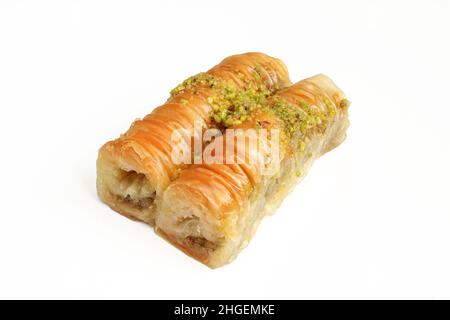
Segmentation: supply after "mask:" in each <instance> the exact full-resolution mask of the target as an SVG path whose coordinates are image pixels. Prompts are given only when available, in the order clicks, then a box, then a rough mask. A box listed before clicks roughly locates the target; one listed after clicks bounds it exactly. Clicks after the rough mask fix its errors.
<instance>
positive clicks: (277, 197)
mask: <svg viewBox="0 0 450 320" xmlns="http://www.w3.org/2000/svg"><path fill="white" fill-rule="evenodd" d="M289 85H290V82H289V77H288V73H287V70H286V68H285V66H284V64H283V63H282V62H281V61H279V60H277V59H274V58H271V57H268V56H266V55H264V54H260V53H248V54H243V55H237V56H232V57H229V58H227V59H225V60H224V61H223V62H222V63H220V64H219V65H217V66H216V67H214V68H212V69H211V70H210V71H208V72H206V73H202V74H199V75H197V76H194V77H191V78H189V79H187V80H186V81H184V82H183V83H182V84H180V85H179V86H178V87H176V88H175V89H174V90H172V92H171V98H169V100H168V102H167V103H166V104H164V105H163V106H161V107H159V108H157V109H155V110H154V111H153V112H152V113H151V114H149V115H148V116H146V117H145V118H144V119H143V120H139V121H136V122H135V123H133V125H132V126H131V128H130V129H129V130H128V132H127V133H125V134H124V135H122V136H121V137H120V138H119V139H117V140H115V141H111V142H108V143H107V144H105V145H104V146H103V147H102V148H101V149H100V152H99V158H98V161H97V171H98V176H97V189H98V193H99V195H100V198H101V199H102V200H103V201H104V202H106V203H107V204H108V205H109V206H110V207H111V208H112V209H114V210H116V211H118V212H120V213H122V214H124V215H126V216H128V217H131V218H134V219H138V220H141V221H144V222H146V223H149V224H150V225H152V226H154V227H155V230H156V231H157V233H158V234H160V235H161V236H163V237H164V238H165V239H167V240H168V241H170V242H171V243H172V244H174V245H175V246H176V247H178V248H179V249H181V250H182V251H184V252H185V253H187V254H188V255H190V256H192V257H194V258H196V259H197V260H199V261H201V262H203V263H204V264H206V265H208V266H210V267H213V268H215V267H219V266H222V265H224V264H227V263H229V262H230V261H232V260H233V259H234V258H235V257H236V256H237V254H238V253H239V252H240V250H242V249H243V248H244V247H245V246H246V245H247V244H248V242H249V241H250V239H251V238H252V236H253V234H254V232H255V231H256V228H257V226H258V224H259V222H260V221H261V219H262V218H263V217H264V216H265V215H267V214H270V213H272V212H274V210H276V208H277V207H278V206H279V205H280V203H281V202H282V200H283V199H284V198H285V197H286V195H287V194H288V193H289V192H290V191H291V190H292V188H293V187H294V186H295V185H296V184H297V183H298V182H300V181H301V180H302V179H303V178H304V176H305V175H306V173H307V172H308V170H309V168H310V167H311V165H312V163H313V162H314V160H315V159H316V158H318V157H320V156H321V155H322V154H324V153H325V152H327V151H329V150H331V149H333V148H334V147H336V146H338V145H339V144H340V143H341V142H342V141H343V140H344V139H345V135H346V129H347V127H348V125H349V122H348V114H347V108H348V106H349V102H348V100H346V99H345V97H344V94H343V92H342V91H341V90H340V89H339V88H337V87H336V85H335V84H334V83H333V82H332V81H331V80H330V79H329V78H327V77H326V76H323V75H318V76H314V77H312V78H309V79H306V80H303V81H300V82H298V83H296V84H294V85H292V86H290V87H287V86H289ZM195 123H200V126H196V125H195ZM180 129H189V130H191V132H192V135H191V136H186V137H185V138H183V139H184V140H183V141H182V142H185V144H186V145H188V146H189V148H188V153H189V157H188V159H189V160H194V159H196V157H197V156H198V154H197V153H198V150H194V148H193V147H192V144H191V143H190V142H191V140H192V139H193V137H196V136H197V135H200V136H202V134H203V133H205V131H208V129H213V130H215V132H218V134H216V135H215V136H214V137H213V138H212V139H207V140H204V141H206V143H205V144H204V145H202V149H201V150H200V151H201V157H203V159H202V160H204V161H200V162H197V161H187V162H186V161H184V162H181V163H180V162H179V161H177V159H174V157H173V150H174V140H173V137H174V132H175V131H177V130H180ZM230 142H231V143H230ZM230 146H231V147H230ZM229 154H231V157H228V155H229ZM208 156H210V157H211V156H212V160H211V159H210V158H207V157H208Z"/></svg>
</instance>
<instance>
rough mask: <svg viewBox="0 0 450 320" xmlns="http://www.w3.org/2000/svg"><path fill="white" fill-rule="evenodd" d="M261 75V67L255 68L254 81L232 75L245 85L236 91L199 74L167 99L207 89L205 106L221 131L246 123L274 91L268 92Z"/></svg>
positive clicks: (209, 76) (216, 80)
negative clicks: (222, 128)
mask: <svg viewBox="0 0 450 320" xmlns="http://www.w3.org/2000/svg"><path fill="white" fill-rule="evenodd" d="M262 73H263V70H262V69H261V67H259V66H256V67H255V69H254V73H253V78H254V79H247V78H246V77H245V75H244V74H242V73H241V72H239V71H236V74H237V76H238V77H239V78H240V79H241V80H243V82H244V83H245V86H244V87H243V88H236V87H235V86H233V85H230V84H229V83H227V82H226V81H223V80H220V79H217V78H215V77H213V76H212V75H209V74H208V73H204V72H203V73H199V74H197V75H195V76H193V77H190V78H188V79H186V80H185V81H183V82H182V83H181V84H179V85H178V86H177V87H176V88H174V89H173V90H172V91H171V92H170V95H171V97H174V96H176V95H177V94H179V93H182V92H184V91H186V90H196V89H197V88H202V87H206V88H210V89H212V90H211V95H210V96H209V97H208V98H207V102H208V103H209V104H210V105H211V106H213V108H214V112H213V114H212V115H211V119H212V121H213V122H215V124H216V125H218V126H224V127H230V126H234V125H239V124H241V123H242V122H243V121H245V120H247V119H248V117H249V115H250V113H251V112H253V111H254V110H256V109H257V108H261V107H262V106H263V105H264V104H265V102H266V99H267V98H268V97H269V96H270V95H272V93H273V92H274V90H276V88H272V90H271V89H269V88H268V86H267V85H266V84H265V83H264V80H263V77H262ZM250 80H253V81H250ZM183 100H184V99H183ZM182 102H183V101H182Z"/></svg>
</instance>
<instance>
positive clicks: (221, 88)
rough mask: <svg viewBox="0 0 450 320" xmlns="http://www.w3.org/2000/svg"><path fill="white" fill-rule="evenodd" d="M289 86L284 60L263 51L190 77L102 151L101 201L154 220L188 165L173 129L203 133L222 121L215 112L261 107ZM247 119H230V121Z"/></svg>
mask: <svg viewBox="0 0 450 320" xmlns="http://www.w3.org/2000/svg"><path fill="white" fill-rule="evenodd" d="M288 85H290V80H289V76H288V72H287V69H286V67H285V65H284V64H283V62H281V61H280V60H278V59H275V58H272V57H269V56H267V55H265V54H262V53H245V54H240V55H234V56H230V57H228V58H226V59H225V60H223V61H222V62H221V63H220V64H218V65H216V66H215V67H213V68H212V69H210V70H209V71H207V72H205V73H200V74H198V75H196V76H193V77H191V78H188V79H187V80H185V81H184V82H182V83H181V84H180V85H178V86H177V87H176V88H175V89H173V90H172V91H171V96H170V98H169V99H168V101H167V102H166V103H165V104H163V105H162V106H160V107H158V108H156V109H155V110H154V111H153V112H152V113H151V114H149V115H147V116H146V117H144V118H143V119H142V120H137V121H135V122H134V123H133V124H132V125H131V127H130V129H129V130H128V131H127V132H126V133H125V134H123V135H121V136H120V138H118V139H116V140H114V141H110V142H108V143H106V144H105V145H104V146H103V147H102V148H101V149H100V151H99V156H98V160H97V191H98V194H99V196H100V198H101V200H103V201H104V202H105V203H106V204H108V205H109V206H110V207H111V208H112V209H113V210H115V211H118V212H119V213H121V214H123V215H125V216H128V217H130V218H133V219H137V220H141V221H144V222H147V223H149V224H153V218H154V213H155V203H154V202H155V199H156V198H157V197H158V195H160V194H161V192H162V191H163V190H164V189H165V187H166V186H167V185H168V184H169V182H170V181H171V180H173V179H174V178H175V177H177V176H178V174H179V172H180V170H181V169H183V167H185V166H186V164H185V163H174V162H173V161H172V158H171V151H172V147H173V145H172V144H173V143H172V135H173V133H174V132H175V131H176V130H180V129H189V130H191V129H192V130H194V131H195V130H197V131H202V130H204V129H206V128H209V127H211V126H212V125H216V124H217V121H213V119H212V115H213V114H214V115H215V117H216V119H217V117H220V115H221V114H222V115H225V114H227V112H229V110H232V109H233V108H235V107H236V106H239V108H241V109H242V108H243V109H246V110H250V109H252V110H253V109H256V108H258V107H259V106H260V105H261V104H263V103H264V102H265V100H266V98H267V97H269V96H270V95H272V94H273V93H274V92H275V91H277V90H278V89H280V88H283V87H286V86H288ZM243 120H244V119H238V118H229V117H228V118H227V124H228V125H231V124H236V123H239V122H241V121H243ZM196 124H197V125H196ZM195 134H201V133H199V132H197V133H195Z"/></svg>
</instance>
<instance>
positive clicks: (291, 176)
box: [156, 75, 348, 267]
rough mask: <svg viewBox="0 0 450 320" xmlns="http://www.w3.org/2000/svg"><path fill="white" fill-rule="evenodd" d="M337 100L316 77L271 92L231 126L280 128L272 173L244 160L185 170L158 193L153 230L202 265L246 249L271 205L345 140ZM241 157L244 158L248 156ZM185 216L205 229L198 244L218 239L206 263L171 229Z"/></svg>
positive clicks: (342, 108) (218, 262)
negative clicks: (255, 109) (259, 105)
mask: <svg viewBox="0 0 450 320" xmlns="http://www.w3.org/2000/svg"><path fill="white" fill-rule="evenodd" d="M344 101H346V100H345V97H344V94H343V93H342V91H341V90H339V89H338V88H337V87H336V86H335V85H334V84H333V83H332V82H331V80H330V79H328V78H327V77H325V76H322V75H319V76H316V77H313V78H310V79H306V80H303V81H301V82H299V83H297V84H295V85H293V86H291V87H289V88H286V89H284V90H281V91H279V92H278V93H277V94H275V95H274V96H273V97H272V98H271V100H270V101H269V103H268V105H269V106H268V108H266V109H262V110H261V111H259V112H256V113H255V114H254V116H253V117H252V118H251V119H250V120H248V121H246V122H245V123H243V124H242V125H240V126H237V127H241V128H249V127H253V128H255V122H258V123H259V124H261V123H264V124H265V125H266V126H267V127H271V129H275V128H279V129H281V130H282V137H283V139H282V140H283V141H282V143H281V144H280V147H281V150H280V157H281V168H280V170H278V172H276V173H274V174H271V175H262V173H261V172H262V171H261V170H260V169H261V168H260V166H261V163H259V162H256V164H255V163H253V164H252V163H250V162H249V161H246V162H245V163H243V164H202V165H192V166H190V167H189V168H187V169H185V170H183V171H182V172H181V174H180V176H179V178H178V179H176V180H175V181H173V182H172V183H171V184H170V185H169V186H168V188H167V189H166V191H165V192H164V195H163V198H162V203H161V204H160V205H159V206H160V210H161V212H160V213H158V216H157V217H156V224H157V226H158V227H159V228H160V229H163V230H164V233H165V236H166V237H169V238H170V239H171V240H170V241H171V242H172V243H174V244H175V245H176V246H177V247H181V249H182V250H183V251H184V252H187V253H188V254H189V255H190V256H193V257H194V258H197V259H198V260H200V261H201V262H203V263H205V264H207V265H208V266H210V267H217V266H221V265H223V264H226V263H228V262H229V261H231V260H232V259H233V258H234V257H235V256H236V255H237V254H238V252H239V251H240V250H241V249H242V248H243V247H245V246H246V244H247V243H248V241H249V240H250V238H251V237H252V235H253V233H254V232H255V230H256V227H257V225H258V223H259V221H260V220H261V218H262V217H263V216H264V214H265V213H268V212H272V211H273V210H274V209H275V208H276V207H278V205H279V204H280V203H281V201H282V200H283V198H284V197H285V196H286V194H287V193H289V192H290V190H291V189H292V187H293V186H294V185H295V184H296V183H298V181H300V180H301V178H303V177H304V175H305V174H306V172H307V171H308V169H309V167H310V166H311V164H312V162H313V161H314V159H315V158H317V157H319V156H320V155H322V154H323V153H325V152H327V151H328V150H330V149H332V148H334V147H336V146H337V145H338V144H339V143H341V142H342V141H343V140H344V139H345V131H346V129H347V127H348V119H347V117H348V115H347V109H346V107H347V104H346V103H344ZM300 109H301V110H300ZM297 116H301V117H300V118H296V117H297ZM296 130H297V131H296ZM218 139H225V136H222V137H219V138H218ZM219 145H220V143H219ZM246 156H248V157H249V158H250V157H251V155H248V150H247V153H246ZM297 176H298V177H297ZM185 216H191V217H192V216H195V217H196V219H198V225H199V226H201V230H202V232H203V231H205V230H207V231H208V235H204V236H205V238H208V236H210V239H208V240H211V241H212V240H214V239H213V237H214V236H215V237H216V238H217V239H219V240H216V242H215V243H216V245H217V248H216V249H214V250H207V251H206V253H207V254H208V256H207V257H204V256H203V255H204V253H205V252H202V254H201V256H200V257H198V256H197V254H196V253H195V252H196V251H197V250H195V249H193V248H192V247H191V248H189V243H186V242H185V238H186V234H185V232H184V230H183V228H180V226H177V225H176V223H175V224H174V223H173V221H174V220H173V219H179V217H185ZM211 234H212V235H213V237H211ZM193 252H194V253H193Z"/></svg>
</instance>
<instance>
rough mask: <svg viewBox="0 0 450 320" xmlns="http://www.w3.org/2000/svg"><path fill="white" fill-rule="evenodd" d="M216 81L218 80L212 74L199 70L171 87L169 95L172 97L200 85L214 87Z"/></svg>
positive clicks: (216, 83)
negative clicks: (199, 71)
mask: <svg viewBox="0 0 450 320" xmlns="http://www.w3.org/2000/svg"><path fill="white" fill-rule="evenodd" d="M218 83H219V81H218V80H217V79H215V78H214V77H213V76H211V75H209V74H207V73H206V72H201V73H199V74H196V75H195V76H192V77H189V78H187V79H186V80H184V81H183V82H182V83H180V84H179V85H178V86H176V87H175V88H174V89H172V91H170V97H174V96H176V95H177V94H179V93H180V92H183V91H185V90H190V89H193V88H196V87H200V86H206V87H210V88H214V87H215V86H217V85H218Z"/></svg>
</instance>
